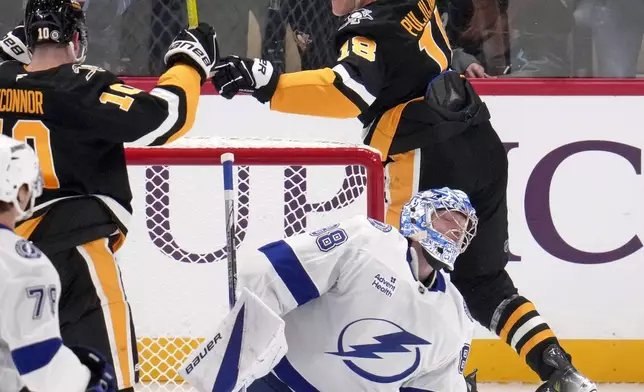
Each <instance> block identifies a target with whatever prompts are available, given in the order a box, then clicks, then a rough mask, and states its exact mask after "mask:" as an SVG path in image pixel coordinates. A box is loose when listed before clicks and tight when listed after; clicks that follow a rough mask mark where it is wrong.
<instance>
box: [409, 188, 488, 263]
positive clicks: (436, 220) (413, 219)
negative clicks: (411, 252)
mask: <svg viewBox="0 0 644 392" xmlns="http://www.w3.org/2000/svg"><path fill="white" fill-rule="evenodd" d="M477 225H478V218H477V216H476V211H475V210H474V207H472V204H471V203H470V199H469V197H468V196H467V195H466V194H465V193H463V192H462V191H459V190H453V189H449V188H441V189H431V190H428V191H424V192H420V193H418V194H416V195H415V196H414V197H413V198H412V199H411V200H410V201H409V202H407V203H406V204H405V205H404V206H403V209H402V213H401V214H400V233H401V234H402V235H403V236H405V237H407V238H409V239H411V240H413V241H417V242H418V243H420V245H421V247H422V248H423V254H424V255H425V259H427V261H428V262H429V264H430V265H431V266H432V267H433V268H434V269H436V270H440V269H443V268H446V269H448V270H449V271H452V270H453V269H454V262H455V261H456V258H457V257H458V255H459V254H461V253H463V252H464V251H465V249H467V247H468V246H469V244H470V242H471V241H472V238H474V235H476V227H477Z"/></svg>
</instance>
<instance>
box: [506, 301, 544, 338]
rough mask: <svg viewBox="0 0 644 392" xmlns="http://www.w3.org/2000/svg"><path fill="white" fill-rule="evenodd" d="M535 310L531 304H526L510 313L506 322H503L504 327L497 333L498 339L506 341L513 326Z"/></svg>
mask: <svg viewBox="0 0 644 392" xmlns="http://www.w3.org/2000/svg"><path fill="white" fill-rule="evenodd" d="M535 310H536V309H535V307H534V305H533V304H532V302H526V303H524V304H523V305H521V306H519V307H518V308H517V309H516V310H515V311H514V312H512V314H511V315H510V317H509V318H508V320H507V321H506V322H505V325H504V326H503V328H502V329H501V332H500V333H499V337H500V338H501V339H502V340H504V341H506V340H508V335H509V334H510V330H511V329H512V327H513V326H514V324H516V323H517V321H519V319H520V318H521V317H523V316H524V315H526V314H528V313H529V312H532V311H535Z"/></svg>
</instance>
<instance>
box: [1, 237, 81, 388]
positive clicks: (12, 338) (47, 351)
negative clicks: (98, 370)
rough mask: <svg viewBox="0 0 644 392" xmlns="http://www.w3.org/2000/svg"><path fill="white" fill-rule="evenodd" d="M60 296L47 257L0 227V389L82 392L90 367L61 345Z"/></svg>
mask: <svg viewBox="0 0 644 392" xmlns="http://www.w3.org/2000/svg"><path fill="white" fill-rule="evenodd" d="M59 297H60V278H59V277H58V273H57V272H56V270H55V268H54V266H53V265H52V264H51V262H50V261H49V260H48V259H47V257H46V256H45V255H44V254H42V252H41V251H40V250H38V249H37V248H36V247H35V246H34V245H32V244H31V242H29V241H27V240H25V239H23V238H21V237H19V236H17V235H16V234H14V233H13V231H11V230H10V229H9V228H6V227H4V226H1V225H0V391H3V392H4V391H7V392H9V391H12V392H13V391H16V392H17V391H20V390H21V389H22V388H23V387H27V388H29V390H32V391H48V392H59V391H60V392H81V391H83V392H84V391H85V390H86V389H87V384H88V383H89V379H90V372H89V369H87V368H86V367H85V366H84V365H82V364H81V363H80V361H79V360H78V358H77V357H76V355H74V353H73V352H72V351H71V350H69V349H68V348H67V347H65V346H64V345H63V344H62V340H61V337H60V330H59V326H58V299H59Z"/></svg>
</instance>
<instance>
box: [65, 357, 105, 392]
mask: <svg viewBox="0 0 644 392" xmlns="http://www.w3.org/2000/svg"><path fill="white" fill-rule="evenodd" d="M70 350H72V352H73V353H74V354H76V356H77V357H78V360H79V361H80V362H81V363H82V364H83V365H85V366H87V368H88V369H89V371H90V373H91V376H90V379H89V385H88V386H87V392H116V379H115V377H114V368H113V367H112V365H110V364H109V363H108V362H107V361H106V360H105V358H103V356H102V355H101V354H99V353H98V352H96V351H94V350H92V349H89V348H85V347H80V346H75V347H70Z"/></svg>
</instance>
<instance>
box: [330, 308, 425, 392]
mask: <svg viewBox="0 0 644 392" xmlns="http://www.w3.org/2000/svg"><path fill="white" fill-rule="evenodd" d="M374 341H375V343H374ZM429 344H431V343H430V342H428V341H426V340H424V339H421V338H419V337H418V336H416V335H413V334H411V333H409V332H407V331H405V330H404V329H402V328H401V327H400V326H399V325H397V324H395V323H392V322H391V321H388V320H383V319H377V318H364V319H360V320H356V321H353V322H352V323H350V324H349V325H347V326H346V327H344V329H342V332H341V333H340V336H339V337H338V351H337V352H328V353H327V354H331V355H336V356H338V357H341V358H344V359H343V362H344V363H345V365H347V366H348V367H349V369H351V370H352V371H353V372H354V373H356V374H357V375H359V376H360V377H363V378H365V379H367V380H369V381H371V382H376V383H381V384H387V383H392V382H397V381H401V380H404V379H405V378H406V377H409V376H410V375H411V374H412V373H414V372H415V371H416V369H418V366H419V365H420V349H419V348H418V347H417V346H425V345H429ZM413 346H416V347H413Z"/></svg>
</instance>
